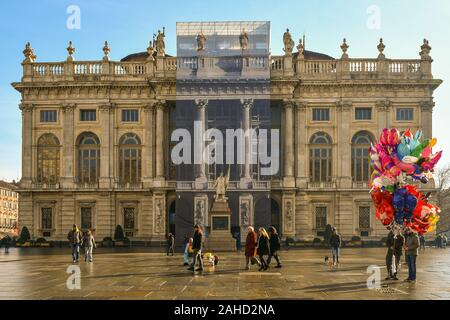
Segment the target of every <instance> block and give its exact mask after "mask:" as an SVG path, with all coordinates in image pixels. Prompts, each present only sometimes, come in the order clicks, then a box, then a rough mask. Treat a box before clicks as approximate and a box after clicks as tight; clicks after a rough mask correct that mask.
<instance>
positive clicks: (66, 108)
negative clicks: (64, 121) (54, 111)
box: [61, 104, 76, 114]
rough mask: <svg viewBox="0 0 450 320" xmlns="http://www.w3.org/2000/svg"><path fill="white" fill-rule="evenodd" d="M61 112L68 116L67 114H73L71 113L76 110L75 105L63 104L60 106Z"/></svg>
mask: <svg viewBox="0 0 450 320" xmlns="http://www.w3.org/2000/svg"><path fill="white" fill-rule="evenodd" d="M61 107H62V110H63V112H64V113H66V114H69V113H73V111H74V110H75V108H76V105H75V104H63V105H62V106H61Z"/></svg>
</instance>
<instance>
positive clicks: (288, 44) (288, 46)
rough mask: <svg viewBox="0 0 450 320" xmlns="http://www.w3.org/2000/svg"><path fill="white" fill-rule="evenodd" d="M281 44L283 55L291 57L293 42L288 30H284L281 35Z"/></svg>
mask: <svg viewBox="0 0 450 320" xmlns="http://www.w3.org/2000/svg"><path fill="white" fill-rule="evenodd" d="M283 43H284V48H283V51H284V54H285V55H286V56H291V55H292V50H293V49H294V45H295V43H294V40H292V36H291V34H290V32H289V29H286V32H285V33H284V34H283Z"/></svg>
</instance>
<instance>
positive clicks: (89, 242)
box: [82, 230, 97, 262]
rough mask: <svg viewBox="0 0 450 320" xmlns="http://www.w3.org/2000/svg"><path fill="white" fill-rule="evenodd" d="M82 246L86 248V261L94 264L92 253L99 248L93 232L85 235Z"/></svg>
mask: <svg viewBox="0 0 450 320" xmlns="http://www.w3.org/2000/svg"><path fill="white" fill-rule="evenodd" d="M82 244H83V247H84V261H85V262H87V261H88V260H89V262H92V251H93V249H94V248H97V244H96V243H95V239H94V236H93V235H92V232H91V230H88V231H87V232H86V234H85V235H84V237H83V241H82Z"/></svg>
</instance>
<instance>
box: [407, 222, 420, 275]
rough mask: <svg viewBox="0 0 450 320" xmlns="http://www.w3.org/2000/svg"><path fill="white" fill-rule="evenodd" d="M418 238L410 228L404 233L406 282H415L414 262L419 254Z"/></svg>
mask: <svg viewBox="0 0 450 320" xmlns="http://www.w3.org/2000/svg"><path fill="white" fill-rule="evenodd" d="M418 249H419V236H418V235H417V233H415V232H413V231H412V229H411V228H410V227H407V228H406V231H405V256H406V263H407V264H408V278H407V279H406V280H405V281H407V282H416V261H417V255H418V254H419V250H418Z"/></svg>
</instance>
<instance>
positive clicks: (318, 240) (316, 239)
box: [313, 238, 322, 243]
mask: <svg viewBox="0 0 450 320" xmlns="http://www.w3.org/2000/svg"><path fill="white" fill-rule="evenodd" d="M313 243H322V240H321V239H320V238H314V240H313Z"/></svg>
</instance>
